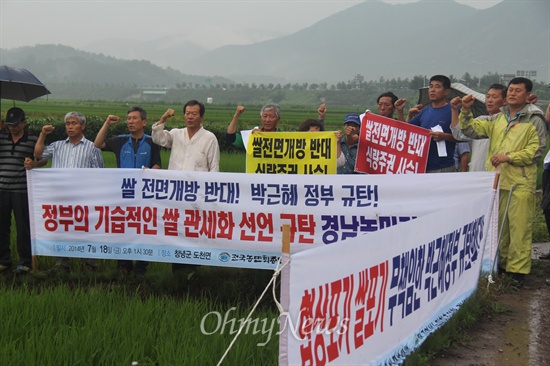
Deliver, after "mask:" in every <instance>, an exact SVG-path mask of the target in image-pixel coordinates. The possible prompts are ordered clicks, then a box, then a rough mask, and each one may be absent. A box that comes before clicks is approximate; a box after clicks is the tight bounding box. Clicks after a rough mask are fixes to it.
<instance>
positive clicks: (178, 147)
mask: <svg viewBox="0 0 550 366" xmlns="http://www.w3.org/2000/svg"><path fill="white" fill-rule="evenodd" d="M204 111H205V108H204V104H202V103H201V102H199V101H197V100H190V101H189V102H187V103H185V105H184V106H183V114H184V117H185V126H186V127H185V128H173V129H171V130H170V131H166V130H165V129H164V124H165V122H166V121H167V120H168V119H169V118H171V117H173V116H174V114H175V112H174V110H173V109H170V108H169V109H168V110H167V111H166V112H164V114H163V115H162V117H161V118H160V120H159V121H158V122H157V123H155V124H154V125H153V131H152V133H151V136H152V137H153V142H154V143H155V144H157V145H160V146H162V147H167V148H169V149H171V150H172V151H171V153H170V160H169V162H168V169H169V170H193V171H200V172H219V171H220V147H219V146H218V139H217V138H216V136H215V135H214V134H213V133H212V132H210V131H207V130H205V129H204V128H203V127H202V120H203V119H204ZM185 268H188V269H190V270H191V271H193V269H194V268H195V266H190V265H186V264H181V263H172V272H173V273H179V274H182V275H183V273H182V272H183V270H184V269H185Z"/></svg>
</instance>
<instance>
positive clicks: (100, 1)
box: [0, 0, 502, 49]
mask: <svg viewBox="0 0 550 366" xmlns="http://www.w3.org/2000/svg"><path fill="white" fill-rule="evenodd" d="M371 1H372V0H371ZM384 1H385V2H388V3H407V2H415V1H418V0H384ZM424 1H448V0H424ZM500 1H502V0H458V1H457V2H459V3H462V4H467V5H470V6H473V7H475V8H478V9H482V8H488V7H491V6H493V5H495V4H497V3H499V2H500ZM359 2H361V1H355V0H329V1H323V0H297V1H294V0H241V1H234V0H212V1H209V0H202V1H185V0H149V1H140V0H32V1H30V0H0V47H1V48H7V49H10V48H15V47H21V46H32V45H35V44H63V45H67V46H72V47H75V48H84V47H86V45H88V44H91V43H95V42H98V41H101V40H103V39H108V38H119V39H128V40H144V41H152V40H156V39H158V38H161V37H165V36H174V35H177V36H179V37H181V38H183V39H187V40H189V41H192V42H195V43H199V44H202V45H203V46H204V47H206V48H209V49H213V48H216V47H219V46H223V45H227V44H249V43H253V42H258V41H263V40H267V39H272V38H276V37H279V36H283V35H287V34H292V33H294V32H296V31H298V30H300V29H303V28H306V27H308V26H310V25H312V24H314V23H315V22H317V21H319V20H321V19H324V18H326V17H328V16H330V15H332V14H334V13H337V12H339V11H341V10H344V9H347V8H349V7H351V6H353V5H355V4H357V3H359ZM320 41H322V40H320Z"/></svg>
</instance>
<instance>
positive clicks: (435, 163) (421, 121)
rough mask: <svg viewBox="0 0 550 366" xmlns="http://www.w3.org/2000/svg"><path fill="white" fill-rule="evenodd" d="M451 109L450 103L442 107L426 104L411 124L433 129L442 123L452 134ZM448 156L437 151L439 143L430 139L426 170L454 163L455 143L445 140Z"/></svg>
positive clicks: (444, 129)
mask: <svg viewBox="0 0 550 366" xmlns="http://www.w3.org/2000/svg"><path fill="white" fill-rule="evenodd" d="M451 111H452V107H451V105H450V104H449V103H447V104H445V105H444V106H443V107H441V108H433V107H432V106H426V107H424V108H422V110H421V111H420V113H419V114H418V115H417V116H416V117H414V118H413V119H411V120H410V121H409V123H410V124H412V125H415V126H419V127H422V128H425V129H427V130H431V129H432V127H434V126H437V125H440V126H441V128H442V129H443V132H445V133H450V134H452V131H451V116H452V114H451ZM445 147H446V148H447V156H445V157H440V156H439V154H438V153H437V143H436V142H435V141H433V139H430V151H429V153H428V164H427V166H426V170H438V169H444V168H448V167H451V166H453V165H454V163H455V162H454V153H455V143H454V142H451V141H447V140H445Z"/></svg>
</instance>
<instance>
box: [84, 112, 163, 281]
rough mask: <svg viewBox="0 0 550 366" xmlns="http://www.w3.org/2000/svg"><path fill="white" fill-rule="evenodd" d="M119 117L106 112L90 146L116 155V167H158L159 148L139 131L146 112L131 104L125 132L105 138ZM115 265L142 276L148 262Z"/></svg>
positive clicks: (122, 262) (125, 271)
mask: <svg viewBox="0 0 550 366" xmlns="http://www.w3.org/2000/svg"><path fill="white" fill-rule="evenodd" d="M119 121H120V118H119V117H117V116H114V115H109V116H108V117H107V119H106V120H105V123H104V124H103V127H101V130H99V132H98V133H97V136H96V138H95V141H94V145H95V147H97V148H100V149H101V150H104V151H112V152H114V153H115V156H116V165H117V168H135V169H142V168H151V169H160V168H161V158H160V147H159V146H158V145H157V144H155V143H154V142H153V139H152V138H151V136H149V135H147V134H145V133H144V132H143V128H144V127H145V125H146V124H147V112H145V110H144V109H143V108H141V107H132V108H130V109H129V110H128V112H127V113H126V124H127V126H128V132H130V133H129V134H124V135H119V136H116V137H112V138H109V139H107V132H108V131H109V127H111V126H112V125H114V124H115V123H117V122H119ZM117 262H118V263H117V268H118V269H119V270H120V271H122V273H125V274H129V273H130V272H131V271H132V270H133V271H134V273H135V275H136V276H139V277H143V276H145V272H146V271H147V265H148V264H149V262H146V261H136V264H135V266H134V265H133V264H132V261H130V260H119V261H117Z"/></svg>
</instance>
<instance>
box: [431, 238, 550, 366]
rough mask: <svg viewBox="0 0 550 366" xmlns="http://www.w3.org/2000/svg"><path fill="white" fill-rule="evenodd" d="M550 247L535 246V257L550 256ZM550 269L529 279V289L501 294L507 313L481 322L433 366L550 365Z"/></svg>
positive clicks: (526, 287) (499, 300)
mask: <svg viewBox="0 0 550 366" xmlns="http://www.w3.org/2000/svg"><path fill="white" fill-rule="evenodd" d="M549 249H550V243H543V244H537V245H534V248H533V257H534V258H537V259H538V257H539V255H541V254H544V253H547V252H548V250H549ZM547 279H550V266H548V265H546V266H545V273H544V275H538V276H537V275H529V276H527V277H526V279H525V286H524V287H523V288H521V289H518V290H516V291H511V292H507V293H505V294H499V295H498V296H497V301H498V304H499V305H501V306H502V307H503V308H504V309H506V310H507V311H506V312H501V313H498V314H496V315H495V316H493V317H491V318H486V319H481V320H480V322H479V323H478V325H477V326H475V327H474V328H473V329H471V330H470V331H468V339H469V340H468V341H466V342H463V343H462V344H460V345H458V346H457V347H456V348H454V349H452V350H449V351H447V352H444V353H442V354H440V355H438V357H437V358H435V359H434V360H432V361H431V362H430V365H431V366H455V365H456V366H458V365H460V366H462V365H465V366H508V365H509V366H523V365H529V366H543V365H550V284H549V283H547Z"/></svg>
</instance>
